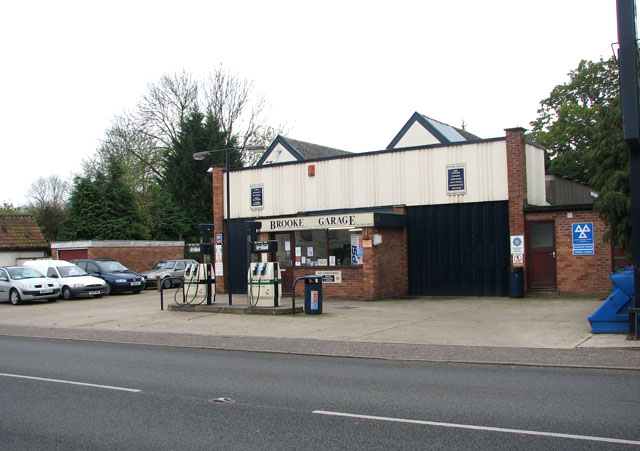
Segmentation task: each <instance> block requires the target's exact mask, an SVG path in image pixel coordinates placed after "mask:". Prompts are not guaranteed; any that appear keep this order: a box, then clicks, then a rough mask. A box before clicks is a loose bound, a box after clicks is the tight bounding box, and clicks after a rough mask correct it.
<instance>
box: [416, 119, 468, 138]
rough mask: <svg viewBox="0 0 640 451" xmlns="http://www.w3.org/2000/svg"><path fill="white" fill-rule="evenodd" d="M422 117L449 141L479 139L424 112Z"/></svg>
mask: <svg viewBox="0 0 640 451" xmlns="http://www.w3.org/2000/svg"><path fill="white" fill-rule="evenodd" d="M422 117H423V118H424V119H425V120H427V121H428V122H429V124H431V125H432V126H433V127H434V128H435V129H436V130H438V131H439V132H440V133H441V134H442V135H443V136H444V137H445V138H447V139H448V140H449V141H450V142H461V141H475V140H476V139H480V138H478V137H477V136H476V135H474V134H472V133H469V132H468V131H466V130H462V129H459V128H457V127H454V126H452V125H449V124H445V123H444V122H440V121H437V120H435V119H431V118H430V117H427V116H425V115H424V114H423V115H422Z"/></svg>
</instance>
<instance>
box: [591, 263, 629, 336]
mask: <svg viewBox="0 0 640 451" xmlns="http://www.w3.org/2000/svg"><path fill="white" fill-rule="evenodd" d="M609 279H610V280H611V282H612V284H613V287H612V290H611V294H610V295H609V297H608V298H607V300H606V301H604V303H603V304H602V305H601V306H600V307H599V308H598V309H597V310H596V311H595V312H593V314H592V315H591V316H590V317H589V322H590V323H591V332H592V333H594V334H626V333H628V332H630V330H629V326H630V324H629V307H632V306H633V305H634V303H635V285H634V276H633V267H632V266H627V267H626V268H624V269H622V270H620V271H617V272H614V273H613V274H611V275H609Z"/></svg>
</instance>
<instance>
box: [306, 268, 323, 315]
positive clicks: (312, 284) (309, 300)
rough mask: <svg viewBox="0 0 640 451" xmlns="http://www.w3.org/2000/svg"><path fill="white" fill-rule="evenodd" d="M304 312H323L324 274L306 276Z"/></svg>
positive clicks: (308, 313)
mask: <svg viewBox="0 0 640 451" xmlns="http://www.w3.org/2000/svg"><path fill="white" fill-rule="evenodd" d="M304 312H305V313H306V314H307V315H319V314H320V313H322V276H318V277H310V276H306V277H305V278H304Z"/></svg>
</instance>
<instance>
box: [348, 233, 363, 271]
mask: <svg viewBox="0 0 640 451" xmlns="http://www.w3.org/2000/svg"><path fill="white" fill-rule="evenodd" d="M362 255H363V251H362V235H351V265H352V266H358V265H362Z"/></svg>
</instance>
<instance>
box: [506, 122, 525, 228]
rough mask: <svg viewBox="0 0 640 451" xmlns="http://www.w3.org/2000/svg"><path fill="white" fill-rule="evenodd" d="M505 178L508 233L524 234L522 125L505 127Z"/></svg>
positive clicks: (523, 150)
mask: <svg viewBox="0 0 640 451" xmlns="http://www.w3.org/2000/svg"><path fill="white" fill-rule="evenodd" d="M505 132H506V134H507V179H508V182H509V234H510V235H524V205H525V202H526V199H527V159H526V155H525V149H524V132H525V129H524V128H522V127H516V128H507V129H505Z"/></svg>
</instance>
